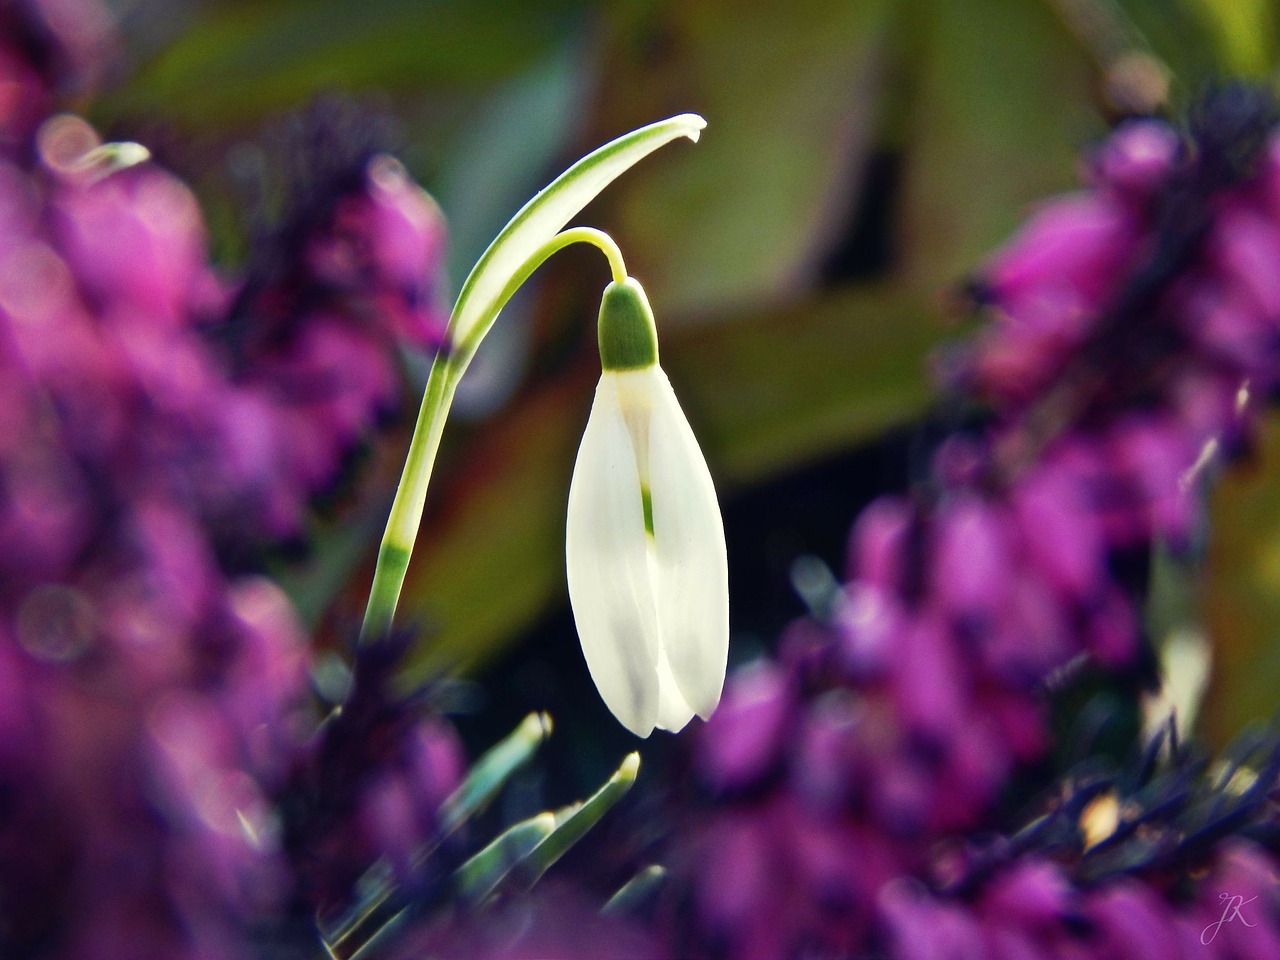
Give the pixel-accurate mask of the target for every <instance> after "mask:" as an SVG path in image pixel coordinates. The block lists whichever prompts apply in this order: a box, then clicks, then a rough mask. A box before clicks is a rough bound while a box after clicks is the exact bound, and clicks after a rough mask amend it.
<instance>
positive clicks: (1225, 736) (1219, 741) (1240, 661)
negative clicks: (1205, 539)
mask: <svg viewBox="0 0 1280 960" xmlns="http://www.w3.org/2000/svg"><path fill="white" fill-rule="evenodd" d="M1277 477H1280V418H1277V417H1276V416H1275V415H1272V416H1271V417H1270V418H1269V419H1268V420H1267V422H1266V426H1265V430H1264V432H1263V434H1262V438H1261V442H1260V444H1259V447H1258V450H1257V454H1256V462H1253V463H1250V464H1247V465H1244V466H1238V467H1236V468H1234V469H1233V470H1231V471H1230V472H1229V473H1227V475H1226V476H1225V477H1223V479H1222V482H1221V483H1220V484H1218V487H1217V489H1216V490H1215V491H1214V494H1213V497H1212V504H1211V508H1212V535H1211V537H1210V541H1209V562H1208V582H1207V584H1206V588H1205V616H1206V621H1207V623H1208V626H1209V633H1210V636H1211V637H1212V639H1213V655H1214V661H1213V676H1212V679H1211V680H1210V687H1209V696H1208V698H1207V699H1206V701H1205V704H1204V707H1203V713H1202V716H1203V723H1204V729H1205V734H1206V735H1207V736H1208V737H1209V739H1210V740H1211V741H1212V742H1213V743H1214V744H1215V745H1217V746H1223V745H1225V744H1227V743H1228V742H1230V740H1231V739H1232V737H1234V736H1235V734H1236V733H1237V732H1239V731H1240V730H1241V729H1242V728H1243V727H1245V725H1246V724H1248V723H1249V722H1250V721H1252V720H1257V719H1260V718H1268V717H1270V716H1271V715H1272V714H1273V713H1275V711H1276V708H1277V706H1280V697H1278V696H1277V687H1276V678H1277V677H1280V480H1278V479H1277Z"/></svg>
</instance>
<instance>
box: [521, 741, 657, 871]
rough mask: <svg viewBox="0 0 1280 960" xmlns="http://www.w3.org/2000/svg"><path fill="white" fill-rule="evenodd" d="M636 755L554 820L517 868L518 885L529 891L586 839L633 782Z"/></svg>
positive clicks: (635, 769) (636, 763)
mask: <svg viewBox="0 0 1280 960" xmlns="http://www.w3.org/2000/svg"><path fill="white" fill-rule="evenodd" d="M639 772H640V754H638V753H629V754H627V756H626V758H625V759H624V760H623V761H622V764H621V766H619V767H618V769H617V770H616V771H615V772H614V774H613V776H611V777H610V778H609V779H608V780H606V781H605V783H604V785H603V786H601V787H600V789H599V790H597V791H596V792H595V793H593V794H592V795H591V796H590V797H588V798H587V799H586V800H585V801H583V802H582V803H580V804H577V805H575V806H574V807H571V808H569V809H568V810H567V811H566V813H565V816H563V817H560V816H557V817H556V828H555V830H553V831H552V832H551V833H550V834H549V835H548V836H547V837H546V838H545V839H544V840H543V841H542V842H541V843H539V844H538V845H537V846H536V847H534V848H533V850H532V851H531V852H530V854H529V856H528V857H527V858H526V859H525V862H524V863H522V864H521V865H520V873H521V881H522V882H523V883H524V884H525V885H526V886H528V887H532V886H533V885H534V884H536V883H537V882H538V880H539V879H541V877H542V875H543V874H544V873H546V872H547V870H548V869H550V868H551V866H552V865H553V864H554V863H555V862H556V861H557V860H559V859H560V858H561V857H563V856H564V855H565V854H566V853H567V852H568V851H569V848H570V847H572V846H573V845H574V844H575V843H577V842H578V841H579V840H581V839H582V838H583V837H585V836H586V835H587V831H589V830H590V829H591V828H592V827H594V826H595V825H596V824H597V823H599V822H600V818H601V817H603V816H604V815H605V814H606V813H608V812H609V811H610V810H611V809H612V808H613V806H614V804H616V803H617V802H618V801H619V800H621V799H622V798H623V797H624V796H626V795H627V792H628V791H629V790H630V789H631V787H632V786H633V785H634V784H635V782H636V775H637V774H638V773H639Z"/></svg>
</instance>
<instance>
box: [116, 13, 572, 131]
mask: <svg viewBox="0 0 1280 960" xmlns="http://www.w3.org/2000/svg"><path fill="white" fill-rule="evenodd" d="M580 6H581V3H580V0H530V2H524V3H520V4H511V3H504V2H502V0H365V2H363V3H360V4H359V5H352V4H350V3H348V2H347V0H281V2H278V3H256V2H240V3H228V4H219V5H216V6H209V7H207V8H206V10H207V12H206V14H205V16H204V17H203V18H197V19H196V20H195V21H194V22H193V23H192V24H191V27H190V29H188V30H187V31H186V32H185V33H184V34H183V35H182V36H181V37H179V38H178V39H177V40H176V41H175V42H173V43H172V44H170V45H168V46H167V47H166V48H165V49H164V50H163V52H162V53H161V54H160V56H159V57H157V59H156V60H154V61H153V62H152V63H151V64H149V65H148V66H147V67H145V68H144V69H143V70H142V71H141V72H140V73H139V75H138V76H137V78H136V79H135V80H134V81H133V82H132V83H131V84H129V85H128V86H127V87H126V88H125V89H124V90H123V91H121V93H120V94H119V95H118V105H119V106H122V107H124V108H125V109H128V110H133V111H138V112H156V113H159V114H160V115H162V116H177V117H181V118H185V119H187V120H190V121H198V122H199V123H201V124H209V123H214V124H218V123H225V122H226V121H228V120H243V119H251V118H255V117H258V116H261V115H263V114H264V113H267V112H270V111H272V110H277V109H280V108H282V107H285V106H288V105H290V104H293V103H297V102H299V101H303V100H306V99H308V98H309V97H311V96H312V95H313V94H314V93H315V92H316V91H317V90H324V89H326V88H339V89H350V88H360V87H367V86H380V87H386V88H396V87H404V86H406V85H421V84H426V83H438V84H445V83H447V84H454V85H466V84H475V83H484V82H492V81H494V80H497V79H500V78H502V77H506V76H510V75H511V74H513V73H515V72H518V71H520V70H522V69H524V68H526V67H528V66H529V64H530V63H531V62H532V61H533V60H534V59H535V58H536V57H537V56H539V55H540V54H541V53H543V52H544V51H545V50H546V49H547V48H548V47H549V46H550V45H551V44H552V43H553V42H555V41H556V40H558V39H559V38H562V37H563V36H564V32H565V29H566V25H567V22H568V21H567V19H566V16H565V14H566V13H568V12H571V11H574V10H575V9H577V8H579V7H580Z"/></svg>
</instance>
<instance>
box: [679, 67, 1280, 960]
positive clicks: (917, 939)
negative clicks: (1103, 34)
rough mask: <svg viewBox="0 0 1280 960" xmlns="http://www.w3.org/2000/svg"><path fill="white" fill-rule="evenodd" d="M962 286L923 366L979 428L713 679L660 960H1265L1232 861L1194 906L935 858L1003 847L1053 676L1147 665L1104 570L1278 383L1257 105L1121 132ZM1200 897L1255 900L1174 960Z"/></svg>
mask: <svg viewBox="0 0 1280 960" xmlns="http://www.w3.org/2000/svg"><path fill="white" fill-rule="evenodd" d="M974 291H975V294H976V296H977V298H978V300H979V302H980V303H981V305H982V308H983V310H984V312H985V313H986V315H987V316H988V317H989V318H990V320H989V323H988V324H987V325H986V326H985V328H984V329H983V330H982V331H981V332H980V333H979V335H978V336H977V337H976V339H975V340H974V341H973V342H972V343H971V344H969V345H968V347H967V348H964V349H962V350H960V351H959V352H958V353H956V354H954V355H952V356H950V357H948V358H946V359H945V360H944V361H943V362H942V364H941V370H942V372H943V379H944V386H945V387H946V388H947V389H949V390H950V391H951V395H952V396H953V397H956V398H957V401H958V400H959V398H961V397H965V396H968V397H971V398H977V399H978V400H980V401H982V402H983V404H984V408H985V409H986V411H988V412H987V415H986V418H985V420H984V422H983V426H982V427H981V428H979V429H971V430H967V431H964V432H961V433H957V434H955V435H953V436H951V437H949V438H948V439H947V440H946V441H944V442H943V443H942V444H940V445H939V447H938V449H937V451H936V454H935V456H934V457H933V459H932V467H931V471H930V476H929V477H928V478H927V480H925V481H924V482H922V483H921V484H920V485H919V487H918V489H917V490H916V491H915V492H914V493H913V494H911V495H909V496H889V497H884V498H882V499H880V500H878V501H876V502H874V503H873V504H872V505H871V506H870V507H869V508H868V509H867V510H866V511H865V512H864V513H863V515H862V516H861V518H860V519H859V520H858V522H857V524H856V526H855V527H854V530H853V534H852V537H851V541H850V547H849V564H848V569H847V572H846V578H845V583H844V584H843V586H842V587H841V589H840V590H839V591H838V593H837V594H836V596H835V598H834V600H833V603H832V610H833V612H832V613H831V615H830V616H829V617H826V618H818V617H810V618H806V619H804V620H802V621H799V622H797V623H796V624H794V625H793V626H792V627H791V628H790V630H789V631H788V632H787V634H786V635H785V636H784V637H783V638H782V642H781V648H780V651H779V655H778V657H777V659H776V660H763V661H760V662H757V663H755V664H752V665H750V666H748V667H746V668H745V669H743V670H741V671H740V672H739V673H738V674H737V675H736V676H735V677H734V678H732V680H731V682H730V683H729V685H728V687H727V690H726V695H725V699H724V702H723V704H722V705H721V707H720V709H719V711H718V712H717V714H716V715H715V716H714V717H713V718H712V719H711V721H710V722H709V723H708V724H707V725H706V727H705V728H704V729H703V730H702V731H701V735H700V737H699V738H698V740H697V743H696V747H695V754H694V760H695V767H696V770H697V778H696V781H697V782H696V786H697V789H698V790H700V791H702V792H703V793H704V794H705V795H707V797H708V801H707V802H705V803H703V804H701V805H698V806H695V807H694V808H693V809H692V810H689V811H686V812H685V813H684V815H683V820H682V823H681V826H680V828H679V829H678V831H677V839H676V842H675V844H674V846H673V853H672V857H673V859H674V860H676V861H677V862H678V865H679V874H680V877H681V881H680V889H681V890H682V891H683V895H682V902H683V903H684V908H683V910H682V911H681V912H680V913H679V915H678V917H677V922H675V923H674V924H673V929H674V930H675V931H676V934H675V942H676V943H677V944H678V950H677V953H678V954H679V955H681V956H686V955H699V956H700V955H709V956H717V957H732V958H739V960H747V958H759V960H764V958H776V957H799V956H805V957H849V956H861V955H876V956H879V955H882V954H883V955H887V956H894V957H903V958H911V960H917V958H919V960H924V958H932V957H942V956H948V957H974V958H977V957H1000V958H1010V960H1013V958H1032V957H1082V956H1090V957H1094V956H1106V957H1135V958H1136V957H1160V958H1164V957H1179V956H1192V955H1194V956H1200V955H1212V956H1240V957H1245V956H1248V957H1255V956H1256V957H1262V956H1271V955H1273V954H1274V951H1275V950H1276V949H1277V948H1276V946H1275V944H1276V943H1277V942H1280V941H1278V939H1277V938H1280V911H1278V909H1277V908H1278V907H1280V903H1278V902H1277V893H1276V888H1275V886H1274V881H1272V880H1268V877H1269V876H1274V874H1275V872H1276V871H1277V869H1278V868H1280V859H1277V857H1276V856H1275V854H1274V853H1273V852H1270V851H1269V850H1268V849H1266V848H1265V847H1259V846H1257V845H1255V844H1251V843H1249V842H1248V841H1245V840H1234V841H1229V842H1228V841H1224V842H1223V843H1221V844H1218V845H1217V846H1214V847H1213V848H1212V849H1209V850H1207V851H1206V850H1203V849H1200V850H1198V852H1197V857H1196V858H1192V857H1191V856H1190V854H1188V860H1187V862H1186V863H1184V864H1183V867H1184V868H1185V869H1187V870H1190V869H1192V868H1194V869H1195V871H1197V872H1196V878H1197V879H1196V880H1195V881H1194V882H1192V883H1191V886H1190V888H1189V889H1182V888H1179V889H1177V890H1175V889H1174V888H1175V884H1173V883H1172V881H1171V880H1170V878H1169V876H1167V875H1166V876H1161V877H1159V878H1153V877H1151V876H1149V875H1148V874H1145V873H1142V872H1141V871H1139V870H1136V868H1135V871H1134V875H1132V876H1131V875H1127V874H1124V873H1123V872H1121V873H1120V874H1119V875H1118V876H1117V875H1114V874H1113V875H1109V876H1107V877H1106V878H1095V879H1094V880H1092V881H1086V880H1085V879H1084V878H1083V874H1082V873H1081V871H1079V870H1076V869H1075V866H1073V865H1078V864H1079V863H1080V862H1081V861H1080V856H1081V851H1082V847H1083V845H1081V844H1075V845H1074V846H1073V852H1072V853H1071V854H1070V855H1066V856H1064V857H1062V858H1060V859H1064V860H1065V861H1067V862H1065V863H1063V862H1058V860H1057V859H1055V858H1054V857H1052V856H1045V857H1043V858H1038V857H1037V855H1036V854H1035V851H1034V850H1033V851H1030V852H1027V853H1025V855H1021V856H1018V857H1015V858H1013V859H1012V861H1011V863H1009V864H1006V865H1004V866H1002V867H1001V868H1000V869H996V870H993V871H990V874H991V875H990V876H985V877H984V878H983V879H982V880H981V881H980V882H979V881H977V880H974V881H972V882H969V883H967V884H964V885H962V886H963V889H964V894H963V895H960V894H959V893H957V892H956V890H957V889H958V887H957V884H958V881H957V877H956V876H955V874H956V873H957V869H958V868H957V867H956V866H955V863H954V862H953V859H954V858H953V856H952V855H953V854H954V852H955V850H956V849H957V848H963V847H964V846H965V845H966V844H967V843H969V842H971V841H970V839H967V838H972V837H975V836H979V835H981V834H982V832H983V831H987V832H990V831H993V830H998V829H1000V827H1001V824H1002V822H1003V821H1001V820H1000V819H999V815H1000V811H999V809H998V801H999V800H1000V799H1001V796H1002V791H1005V790H1006V789H1008V787H1009V785H1010V783H1011V781H1012V779H1013V777H1014V776H1015V774H1017V773H1018V772H1019V771H1021V770H1026V769H1027V768H1028V766H1029V765H1030V764H1032V763H1034V762H1037V761H1043V760H1044V758H1045V757H1046V755H1047V753H1048V750H1049V747H1050V730H1049V726H1048V708H1049V702H1050V697H1049V688H1050V686H1051V681H1052V682H1057V683H1060V682H1061V680H1062V678H1063V677H1065V676H1069V675H1071V674H1072V673H1078V672H1079V671H1080V670H1082V669H1085V668H1087V667H1089V666H1090V665H1091V666H1092V669H1095V670H1101V671H1103V672H1104V673H1120V674H1123V673H1125V672H1129V673H1131V674H1134V673H1137V672H1139V671H1140V670H1141V669H1143V668H1144V666H1145V664H1146V662H1147V661H1146V660H1144V657H1147V656H1149V655H1148V654H1147V653H1146V649H1147V648H1146V645H1145V641H1144V639H1143V637H1142V631H1141V625H1140V624H1141V621H1140V611H1139V608H1138V606H1137V603H1138V602H1139V598H1138V597H1137V596H1135V593H1134V584H1133V583H1132V577H1131V576H1130V574H1131V572H1132V569H1131V568H1132V567H1133V566H1134V564H1133V562H1132V559H1133V557H1134V556H1135V554H1140V553H1141V552H1142V551H1143V550H1145V549H1147V548H1148V547H1149V545H1150V544H1151V543H1153V542H1155V541H1157V540H1160V541H1164V542H1166V543H1170V544H1173V545H1175V546H1177V545H1179V544H1184V543H1186V542H1187V541H1188V539H1189V538H1190V537H1191V536H1192V535H1193V534H1195V533H1196V532H1197V531H1198V529H1199V526H1200V523H1201V516H1200V502H1199V497H1198V493H1199V491H1200V490H1201V488H1202V487H1203V485H1204V483H1205V481H1206V477H1207V476H1208V474H1209V473H1210V472H1211V471H1212V468H1213V467H1214V466H1215V465H1216V464H1217V463H1219V462H1221V460H1222V459H1223V458H1224V457H1227V456H1230V455H1231V454H1232V453H1234V452H1238V451H1239V450H1240V448H1241V446H1242V445H1243V444H1245V443H1247V442H1248V440H1249V438H1250V436H1251V434H1252V432H1253V430H1254V428H1255V426H1256V423H1257V419H1258V413H1259V411H1260V409H1261V407H1262V405H1263V403H1264V402H1265V401H1266V400H1267V399H1268V398H1269V396H1270V395H1271V394H1272V393H1273V392H1274V390H1275V388H1276V385H1277V380H1278V378H1280V363H1278V362H1277V361H1278V360H1280V355H1278V354H1277V347H1278V346H1280V133H1277V132H1275V128H1274V126H1272V125H1271V117H1270V114H1269V113H1268V112H1267V106H1266V104H1265V102H1264V101H1263V100H1262V98H1261V97H1259V96H1257V95H1256V94H1254V93H1252V92H1250V91H1244V90H1239V89H1235V88H1230V89H1225V90H1223V91H1220V92H1218V93H1217V94H1215V95H1213V96H1210V97H1209V98H1207V99H1206V101H1205V104H1204V106H1203V107H1202V109H1201V111H1200V112H1199V114H1197V116H1196V117H1195V119H1194V120H1193V123H1192V126H1191V129H1190V131H1189V133H1188V134H1185V135H1184V134H1183V133H1182V132H1180V131H1179V130H1177V129H1176V128H1175V127H1173V126H1172V125H1171V124H1169V123H1166V122H1163V121H1159V120H1136V121H1132V122H1129V123H1126V124H1124V125H1122V126H1121V127H1119V128H1118V129H1117V130H1116V131H1115V133H1114V134H1113V135H1112V136H1111V137H1110V138H1109V139H1108V140H1107V141H1106V142H1105V143H1103V144H1102V145H1101V146H1100V147H1099V148H1098V149H1097V150H1096V151H1095V153H1094V155H1093V157H1092V159H1091V161H1090V163H1089V165H1088V181H1087V185H1086V187H1085V188H1084V189H1083V190H1082V191H1081V192H1079V193H1077V194H1074V195H1069V196H1065V197H1061V198H1057V199H1054V200H1051V201H1049V202H1047V203H1045V204H1044V205H1043V206H1042V207H1041V208H1040V209H1039V210H1037V211H1036V212H1035V213H1034V215H1033V216H1032V217H1031V219H1030V221H1029V222H1028V223H1027V224H1026V226H1024V227H1023V228H1022V230H1021V231H1020V232H1019V233H1018V234H1016V235H1015V236H1014V237H1013V238H1012V240H1011V241H1010V242H1009V243H1008V245H1007V246H1006V247H1004V248H1003V249H1002V250H1000V251H999V252H997V253H996V254H995V255H994V257H993V258H992V259H991V260H990V262H989V263H987V264H986V266H985V267H984V268H983V270H982V272H981V275H980V277H979V278H978V280H977V281H976V282H975V284H974ZM1188 829H1189V828H1188ZM1173 832H1174V833H1176V831H1173ZM962 859H963V858H962ZM1166 866H1167V865H1166ZM960 872H961V873H963V871H960ZM1224 891H1225V892H1228V893H1230V895H1232V896H1234V895H1237V894H1238V895H1241V896H1243V897H1245V898H1246V899H1247V898H1250V897H1254V896H1256V897H1257V898H1258V899H1257V900H1256V902H1251V904H1250V907H1251V910H1252V915H1251V916H1249V920H1250V922H1252V923H1255V924H1257V925H1259V928H1256V929H1244V928H1243V925H1241V924H1237V927H1235V928H1232V929H1230V930H1228V929H1226V927H1225V925H1224V928H1223V931H1222V937H1221V938H1220V939H1219V940H1217V941H1216V943H1217V946H1207V947H1206V946H1200V947H1199V949H1200V950H1202V951H1205V952H1204V953H1203V954H1202V953H1197V952H1194V951H1190V948H1189V947H1188V946H1187V945H1188V944H1191V943H1193V942H1194V941H1195V939H1196V937H1198V936H1199V932H1200V930H1201V929H1202V928H1203V927H1204V926H1205V925H1207V924H1209V923H1210V922H1212V921H1213V920H1214V919H1216V916H1217V914H1220V913H1221V912H1222V904H1220V903H1219V902H1218V895H1219V893H1220V892H1224ZM1248 912H1250V911H1246V913H1248ZM1246 934H1247V935H1248V936H1249V937H1251V938H1252V939H1251V940H1249V945H1248V946H1244V945H1243V944H1244V943H1245V941H1244V937H1245V935H1246ZM1229 944H1235V945H1236V946H1228V945H1229ZM1233 950H1234V951H1236V952H1232V951H1233Z"/></svg>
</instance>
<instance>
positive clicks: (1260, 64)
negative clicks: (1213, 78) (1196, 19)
mask: <svg viewBox="0 0 1280 960" xmlns="http://www.w3.org/2000/svg"><path fill="white" fill-rule="evenodd" d="M1188 3H1189V5H1190V6H1191V8H1192V9H1193V10H1194V11H1195V12H1198V13H1199V14H1200V16H1201V17H1202V18H1203V20H1204V22H1205V25H1206V27H1207V28H1208V33H1209V35H1210V36H1211V37H1212V39H1213V41H1214V46H1215V47H1216V48H1217V51H1218V60H1219V64H1220V65H1221V67H1222V69H1223V70H1224V71H1226V72H1229V73H1233V74H1239V75H1243V76H1249V77H1258V78H1261V77H1265V76H1266V75H1267V74H1268V73H1271V72H1272V71H1274V70H1275V69H1276V44H1277V41H1278V40H1280V37H1278V36H1277V34H1280V14H1277V11H1276V3H1275V0H1188Z"/></svg>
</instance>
